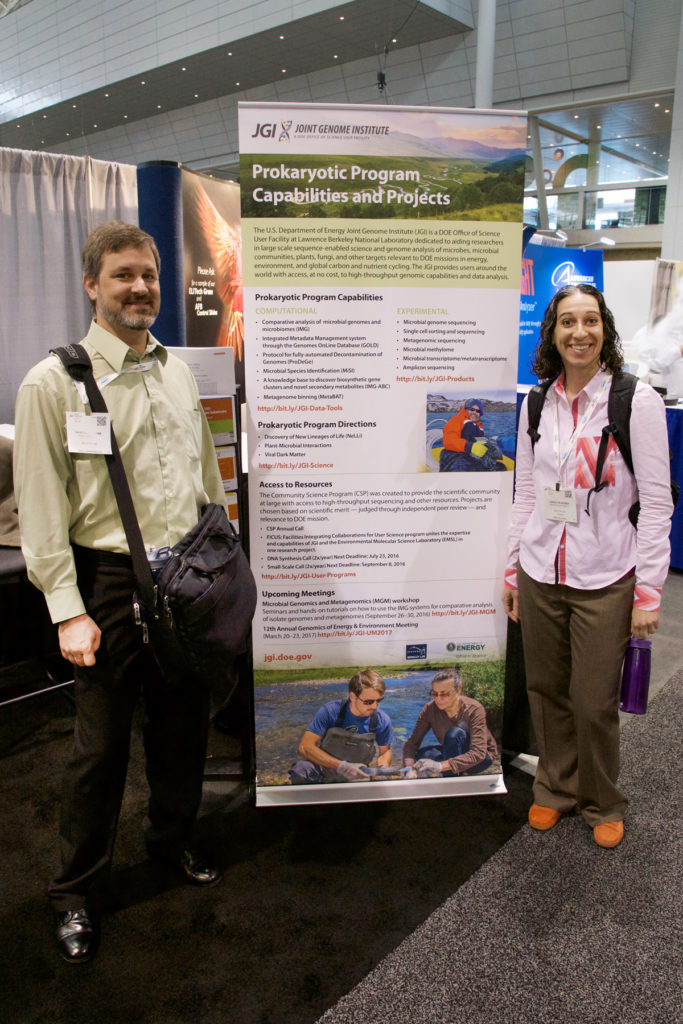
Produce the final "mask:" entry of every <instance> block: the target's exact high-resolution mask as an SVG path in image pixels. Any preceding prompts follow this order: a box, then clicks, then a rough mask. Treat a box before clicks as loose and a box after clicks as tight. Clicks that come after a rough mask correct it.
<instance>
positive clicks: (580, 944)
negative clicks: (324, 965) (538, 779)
mask: <svg viewBox="0 0 683 1024" xmlns="http://www.w3.org/2000/svg"><path fill="white" fill-rule="evenodd" d="M682 685H683V672H679V673H678V674H677V675H675V676H674V677H673V678H672V679H671V680H670V681H669V683H668V684H667V685H666V686H665V687H664V689H663V690H662V692H661V693H660V694H659V695H658V696H657V697H656V699H655V700H654V701H653V702H652V704H651V707H650V709H649V710H648V713H647V715H646V716H644V717H642V718H635V717H634V718H631V719H630V720H629V721H628V723H627V724H626V725H625V726H624V729H623V733H622V773H621V781H622V783H623V785H624V787H625V789H626V791H627V792H628V794H629V795H630V799H631V805H630V808H629V814H628V818H627V822H626V825H627V830H626V836H625V838H624V841H623V843H622V845H621V846H619V847H618V848H617V849H615V850H601V849H599V848H598V847H597V846H596V845H595V844H594V842H593V840H592V836H591V833H590V830H589V829H588V828H587V826H586V825H585V824H584V822H583V820H582V819H581V818H579V817H573V818H566V819H563V820H562V821H561V822H560V824H558V825H557V826H556V827H555V828H554V829H553V830H552V832H549V833H547V834H541V833H535V832H533V830H532V829H531V828H529V827H526V828H524V829H522V830H521V831H520V832H519V833H518V834H517V835H516V836H514V838H512V839H511V840H510V842H508V843H507V845H506V846H505V847H504V848H503V849H502V850H501V851H500V852H499V853H497V854H496V856H494V857H493V858H492V859H491V860H489V861H488V862H487V863H486V864H485V865H484V866H483V867H482V868H481V869H480V870H479V871H478V872H477V873H476V874H475V876H474V877H473V878H472V879H471V880H470V881H469V882H467V883H466V884H465V885H464V886H463V887H462V888H461V889H460V890H459V891H458V892H457V893H455V895H453V896H451V897H450V898H449V899H448V900H447V901H446V902H445V903H444V905H443V906H442V907H440V908H439V910H437V911H436V912H435V913H434V914H433V915H432V916H431V917H430V918H429V919H428V920H427V921H426V922H425V923H424V925H422V926H421V927H420V928H418V929H417V931H416V932H415V933H414V934H413V935H411V936H410V937H409V938H408V939H407V940H406V941H405V942H404V943H403V944H402V945H401V946H399V947H398V949H396V950H395V952H393V953H392V954H391V955H390V956H389V957H387V958H386V960H385V961H384V962H383V963H382V964H381V965H380V966H379V967H378V968H377V969H376V970H375V971H374V972H372V973H371V974H370V976H369V977H368V978H366V979H365V980H364V981H363V982H362V983H361V984H360V985H359V986H358V987H357V988H356V989H355V990H354V991H353V992H351V993H350V994H349V995H348V996H347V997H346V998H344V999H342V1000H341V1001H340V1002H339V1003H338V1004H337V1005H336V1006H335V1007H333V1008H332V1009H330V1010H329V1011H328V1012H327V1013H325V1014H324V1015H323V1016H322V1017H321V1018H320V1024H386V1022H387V1021H392V1022H395V1024H463V1022H464V1024H493V1022H498V1021H501V1022H503V1021H505V1022H511V1024H517V1022H518V1024H678V1022H680V1021H682V1020H683V917H682V916H681V905H682V904H683V821H682V820H681V817H682V815H681V808H682V806H683V802H682V797H683V785H682V783H681V768H680V750H681V734H682V733H683V695H682V693H681V687H682Z"/></svg>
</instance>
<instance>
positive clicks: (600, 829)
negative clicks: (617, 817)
mask: <svg viewBox="0 0 683 1024" xmlns="http://www.w3.org/2000/svg"><path fill="white" fill-rule="evenodd" d="M593 838H594V839H595V842H596V843H597V844H598V846H604V847H605V849H606V850H611V849H612V848H613V847H614V846H618V845H619V843H620V842H621V840H622V839H623V838H624V823H623V821H606V822H605V823H604V825H596V826H595V828H594V829H593Z"/></svg>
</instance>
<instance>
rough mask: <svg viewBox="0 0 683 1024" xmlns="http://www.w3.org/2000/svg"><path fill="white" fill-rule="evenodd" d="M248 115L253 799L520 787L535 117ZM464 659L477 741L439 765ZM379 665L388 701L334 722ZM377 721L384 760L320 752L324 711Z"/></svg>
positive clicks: (243, 147) (281, 110) (461, 717)
mask: <svg viewBox="0 0 683 1024" xmlns="http://www.w3.org/2000/svg"><path fill="white" fill-rule="evenodd" d="M239 134H240V152H241V193H242V241H243V258H244V284H245V288H244V316H245V339H246V377H247V392H248V395H249V401H248V433H249V460H250V461H249V499H250V533H251V562H252V567H253V569H254V572H255V575H256V578H257V581H258V584H259V604H258V609H257V614H256V618H255V621H254V672H255V719H256V769H257V787H256V791H257V803H258V804H263V805H264V804H275V805H279V804H287V803H303V802H323V801H336V802H339V801H350V800H373V799H401V798H415V797H416V796H451V795H466V794H485V793H501V792H504V791H505V787H504V785H503V777H502V774H501V767H500V756H499V749H500V727H501V721H502V707H503V678H504V658H505V637H506V620H505V616H504V613H503V611H502V607H501V601H500V593H501V589H502V578H503V564H504V550H505V535H506V529H507V523H508V518H509V510H510V505H511V501H512V485H513V472H512V471H511V470H512V469H513V468H514V463H513V457H514V429H515V403H516V380H517V345H518V326H519V287H520V259H521V237H522V190H523V180H524V173H523V172H524V157H525V148H526V121H525V117H524V115H523V114H520V113H517V112H509V111H473V110H454V109H433V108H414V107H412V108H411V107H387V106H381V107H380V106H352V105H348V106H347V105H330V106H327V105H309V104H306V105H287V104H261V103H244V104H240V111H239ZM455 665H458V666H460V669H461V672H462V678H463V694H464V695H465V696H466V698H467V700H466V701H464V702H462V704H461V708H465V707H466V708H467V714H466V713H465V712H464V711H463V712H462V714H460V712H458V714H457V715H456V717H457V721H454V722H452V723H451V724H452V725H453V726H454V728H455V733H459V734H461V735H460V738H459V740H458V742H460V741H462V742H463V745H462V747H461V748H459V749H461V750H463V751H464V752H465V753H467V751H468V747H469V748H470V749H471V750H472V752H473V753H474V752H475V751H479V753H480V754H481V757H479V756H478V755H477V758H474V760H476V761H477V763H474V764H472V765H471V770H470V765H469V762H468V765H467V767H468V774H457V775H456V774H453V773H452V772H448V770H446V771H445V772H444V771H440V772H439V771H438V765H439V762H441V764H442V767H443V763H444V762H443V761H442V759H441V757H440V751H439V747H438V745H437V740H438V739H439V738H438V736H434V735H433V734H432V733H426V734H425V735H421V736H420V737H419V740H420V743H419V745H420V748H424V747H426V746H427V747H430V750H431V753H430V754H429V755H427V757H428V759H429V760H430V762H431V769H429V768H423V769H422V770H421V772H420V775H419V777H417V778H415V771H414V770H413V771H405V769H404V767H403V751H404V744H405V743H406V741H408V740H409V737H410V736H411V734H412V733H413V731H414V729H415V726H416V723H417V720H418V716H419V715H420V712H421V711H422V710H423V708H425V707H426V706H428V705H430V704H431V703H432V697H431V695H430V690H431V688H432V678H433V676H434V674H435V673H436V672H437V671H438V670H439V669H441V668H448V667H453V666H455ZM366 668H371V669H373V670H375V671H376V672H378V673H379V674H380V675H381V676H382V677H383V679H384V681H385V684H386V691H385V693H384V699H383V700H382V703H381V705H379V712H378V713H376V714H374V713H373V714H371V712H370V711H369V710H365V711H363V709H362V708H360V706H359V705H358V703H357V702H356V701H354V704H353V706H354V707H355V708H356V710H357V711H360V714H359V715H357V716H356V717H355V718H354V717H353V716H348V717H347V719H346V721H345V723H342V722H341V720H340V721H339V722H335V721H331V720H330V716H332V717H334V715H335V714H336V709H338V708H339V707H340V705H339V701H342V700H345V699H346V698H347V697H348V692H349V686H348V682H349V679H350V677H352V676H353V674H354V673H355V672H357V671H358V670H361V669H366ZM441 689H443V684H442V686H441ZM447 689H448V686H446V690H447ZM437 690H439V687H438V686H437ZM363 696H365V697H367V696H368V694H367V693H365V692H364V693H363ZM369 696H370V697H371V698H372V693H371V694H370V695H369ZM331 702H336V703H334V704H332V705H331V710H330V708H328V709H327V711H326V712H325V711H323V712H322V713H321V714H319V712H321V709H324V707H325V705H330V704H331ZM474 702H477V703H476V705H475V703H474ZM377 707H378V706H377V705H373V712H374V709H375V708H377ZM481 707H483V709H485V716H486V719H485V723H484V724H483V725H482V718H481V714H480V711H479V710H477V709H480V708H481ZM472 709H474V711H473V710H472ZM348 710H349V709H348V708H347V709H346V711H348ZM432 710H433V709H432ZM345 713H346V712H345V711H344V709H343V708H342V714H345ZM425 714H426V715H427V717H429V715H430V711H429V710H428V711H427V712H426V713H425ZM340 717H341V716H340ZM387 717H388V719H390V721H391V731H390V732H388V726H387ZM364 718H365V719H366V720H367V719H368V718H370V725H371V727H372V728H371V731H374V732H375V739H376V742H377V744H378V748H379V750H380V751H382V749H383V747H384V748H386V747H389V746H390V748H391V753H392V758H391V762H390V763H389V764H387V755H386V750H385V752H384V757H383V758H382V759H381V762H380V764H379V765H377V764H371V765H370V766H369V767H368V768H367V770H366V772H365V778H364V779H361V780H360V781H348V782H347V781H343V778H342V776H340V775H339V773H338V772H334V771H329V770H324V771H321V770H319V766H317V765H315V764H313V763H312V762H310V761H307V760H306V757H305V748H306V742H308V743H309V744H310V742H311V737H313V739H314V740H315V737H317V736H319V735H320V732H317V731H316V730H321V731H322V734H323V735H324V734H325V728H324V726H323V725H322V723H323V722H324V721H325V719H327V724H328V725H329V726H331V727H337V726H338V727H341V728H346V729H349V728H350V730H351V731H352V732H353V730H357V731H358V732H362V731H363V724H364V723H363V719H364ZM423 719H424V716H423ZM421 721H422V720H421ZM418 731H420V730H418ZM416 735H417V734H416ZM494 738H495V741H496V743H497V745H498V749H496V743H494ZM414 739H415V737H414V738H413V741H411V744H412V743H413V742H414ZM441 739H444V737H441ZM451 739H452V737H451V738H446V741H447V742H448V743H450V742H451ZM302 741H303V748H304V749H303V751H302V748H301V745H302ZM383 741H384V743H383ZM430 741H431V744H430ZM411 744H409V746H410V745H411ZM309 749H310V746H309ZM450 749H451V748H449V753H446V752H445V748H443V756H444V758H445V759H446V760H447V759H448V757H450V756H454V755H452V754H451V753H450ZM338 756H341V755H338ZM423 756H424V755H423V754H420V755H418V760H422V759H423ZM302 760H303V762H304V764H303V767H302ZM348 760H350V761H354V762H360V761H361V758H360V756H358V757H355V756H354V755H350V757H349V758H348ZM466 760H467V759H466ZM472 760H473V756H470V758H469V761H472ZM295 762H298V770H296V771H294V772H293V773H291V774H290V772H291V770H292V767H293V765H294V764H295ZM435 764H436V765H437V768H436V770H435V769H434V765H435ZM307 765H309V766H310V768H311V771H309V772H307V768H306V766H307ZM437 772H438V774H437ZM352 774H354V775H355V777H356V778H358V775H357V773H352ZM302 778H304V779H305V781H302Z"/></svg>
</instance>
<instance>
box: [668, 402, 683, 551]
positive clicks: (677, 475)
mask: <svg viewBox="0 0 683 1024" xmlns="http://www.w3.org/2000/svg"><path fill="white" fill-rule="evenodd" d="M666 426H667V429H668V431H669V450H670V452H671V475H672V476H673V478H674V480H675V481H676V483H677V484H678V485H679V486H683V406H669V407H668V408H667V410H666ZM671 568H672V569H683V499H681V500H680V501H679V502H678V505H677V506H676V508H675V509H674V514H673V519H672V521H671Z"/></svg>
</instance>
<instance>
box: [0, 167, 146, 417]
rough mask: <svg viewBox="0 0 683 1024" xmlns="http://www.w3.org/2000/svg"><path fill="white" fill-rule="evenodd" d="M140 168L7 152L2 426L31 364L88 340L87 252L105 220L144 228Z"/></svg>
mask: <svg viewBox="0 0 683 1024" xmlns="http://www.w3.org/2000/svg"><path fill="white" fill-rule="evenodd" d="M137 210H138V201H137V183H136V168H135V167H134V166H133V165H130V164H112V163H107V162H106V161H103V160H92V159H91V158H90V157H74V156H60V155H58V154H55V153H33V152H28V151H24V150H19V149H3V148H0V281H1V286H0V423H12V422H13V421H14V399H15V396H16V393H17V389H18V387H19V384H20V383H21V381H22V379H23V377H24V374H25V373H26V371H27V370H28V368H29V367H30V366H33V364H34V363H37V362H38V361H39V360H40V359H42V358H43V357H44V356H46V355H47V353H48V351H49V349H51V348H54V347H55V346H57V345H66V344H69V343H73V342H77V341H80V340H81V338H82V337H83V336H84V335H85V333H86V331H87V329H88V322H89V319H90V312H89V304H88V301H87V299H86V296H85V292H84V291H83V285H82V284H81V255H80V254H81V249H82V247H83V243H84V242H85V239H86V238H87V236H88V233H89V231H90V230H91V229H92V228H93V227H95V226H96V225H97V224H100V223H101V222H102V221H105V220H124V221H127V222H128V223H133V224H137V222H138V213H137Z"/></svg>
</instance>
